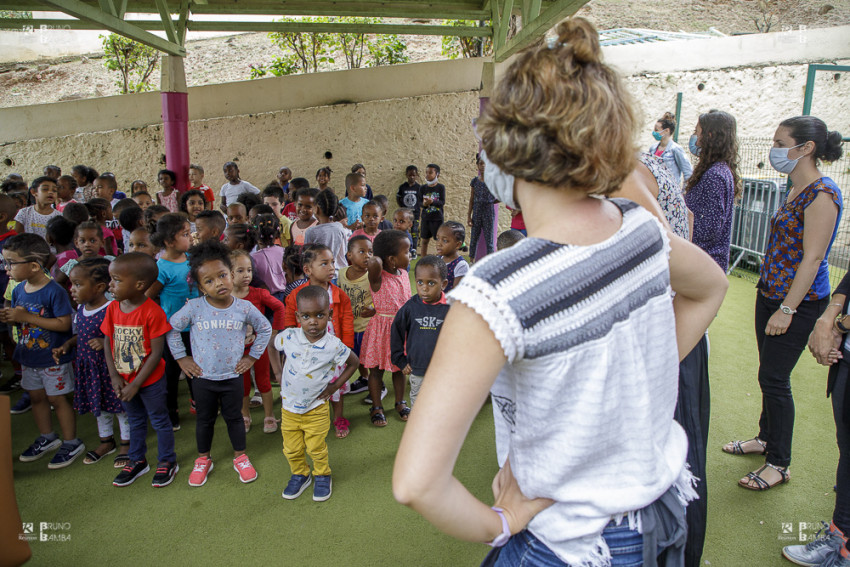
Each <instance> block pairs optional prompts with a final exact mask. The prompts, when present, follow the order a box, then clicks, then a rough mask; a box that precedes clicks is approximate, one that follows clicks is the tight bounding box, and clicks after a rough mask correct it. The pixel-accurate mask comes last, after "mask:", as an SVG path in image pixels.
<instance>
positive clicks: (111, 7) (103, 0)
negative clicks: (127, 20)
mask: <svg viewBox="0 0 850 567" xmlns="http://www.w3.org/2000/svg"><path fill="white" fill-rule="evenodd" d="M98 4H100V9H101V10H103V11H104V12H106V13H107V14H111V15H113V16H117V15H118V11H117V10H116V9H115V4H113V2H112V0H98Z"/></svg>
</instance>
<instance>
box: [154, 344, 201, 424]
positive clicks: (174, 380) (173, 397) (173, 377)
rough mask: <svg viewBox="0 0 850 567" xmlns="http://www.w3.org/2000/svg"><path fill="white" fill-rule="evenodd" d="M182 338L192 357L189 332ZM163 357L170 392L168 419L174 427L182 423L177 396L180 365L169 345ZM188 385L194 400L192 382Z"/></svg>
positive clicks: (166, 401) (187, 352) (167, 403)
mask: <svg viewBox="0 0 850 567" xmlns="http://www.w3.org/2000/svg"><path fill="white" fill-rule="evenodd" d="M180 338H181V339H183V345H184V346H185V347H186V355H187V356H192V343H191V341H190V340H189V333H188V331H187V332H185V333H180ZM162 357H163V358H164V359H165V387H166V388H167V390H168V391H167V395H166V398H165V403H166V405H167V406H168V417H170V418H171V424H172V425H178V424H179V423H180V416H179V415H178V413H177V407H178V405H179V403H178V395H177V394H178V391H179V390H180V365H179V364H177V361H176V360H174V357H173V356H172V355H171V349H170V348H168V345H167V344H166V345H165V348H164V349H163V350H162ZM186 384H187V385H188V386H189V397H190V398H192V399H194V396H192V381H191V380H186Z"/></svg>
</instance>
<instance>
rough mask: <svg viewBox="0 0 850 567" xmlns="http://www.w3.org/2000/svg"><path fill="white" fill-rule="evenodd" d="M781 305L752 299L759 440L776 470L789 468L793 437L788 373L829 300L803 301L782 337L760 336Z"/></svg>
mask: <svg viewBox="0 0 850 567" xmlns="http://www.w3.org/2000/svg"><path fill="white" fill-rule="evenodd" d="M781 303H782V302H781V301H779V300H777V299H768V298H766V297H764V295H762V294H761V293H760V292H759V293H758V295H757V297H756V317H755V319H756V344H757V345H758V349H759V376H758V378H759V386H760V387H761V399H762V402H761V418H760V419H759V435H758V436H759V439H761V440H762V441H764V442H765V443H766V444H767V462H768V463H770V464H772V465H775V466H777V467H787V466H788V465H790V464H791V440H792V438H793V436H794V398H793V397H792V395H791V371H792V370H794V366H795V365H796V364H797V361H798V360H799V359H800V354H802V352H803V350H804V349H805V348H806V343H807V342H808V340H809V334H811V332H812V329H814V327H815V321H817V319H818V317H820V316H821V314H822V313H823V312H824V310H825V309H826V306H827V304H828V303H829V298H825V299H819V300H814V301H803V302H801V303H800V305H799V307H797V313H795V314H794V316H793V317H792V318H791V325H790V326H789V327H788V330H787V331H786V332H785V333H784V334H782V335H774V336H769V335H766V334H765V332H764V328H765V326H766V325H767V321H768V320H769V319H770V317H771V316H772V315H773V314H774V313H775V312H776V310H777V309H779V305H780V304H781Z"/></svg>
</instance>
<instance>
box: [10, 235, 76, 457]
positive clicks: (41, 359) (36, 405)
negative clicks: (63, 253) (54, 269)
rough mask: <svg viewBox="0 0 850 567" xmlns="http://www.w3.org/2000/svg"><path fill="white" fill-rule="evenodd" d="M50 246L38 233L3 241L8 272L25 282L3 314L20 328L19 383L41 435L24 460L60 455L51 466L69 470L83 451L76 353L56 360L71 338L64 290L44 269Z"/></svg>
mask: <svg viewBox="0 0 850 567" xmlns="http://www.w3.org/2000/svg"><path fill="white" fill-rule="evenodd" d="M49 258H50V247H49V246H48V245H47V242H45V240H44V239H43V238H41V237H40V236H38V235H36V234H19V235H16V236H12V237H10V238H9V239H7V240H6V241H5V245H4V246H3V260H4V264H5V268H6V272H7V273H8V274H9V275H10V276H11V277H12V278H13V279H14V280H16V281H18V282H21V284H20V285H18V286H17V287H16V288H15V289H14V291H13V292H12V308H11V309H3V310H2V311H0V319H2V321H4V322H6V323H18V324H20V337H19V339H18V344H17V346H16V347H15V355H14V357H15V360H17V361H18V362H19V363H20V364H21V370H22V374H23V377H22V380H21V385H22V386H23V388H24V389H25V390H26V391H27V392H28V393H29V395H30V398H31V399H32V413H33V418H35V424H36V426H37V427H38V430H39V433H40V435H39V437H38V438H37V439H36V440H35V442H34V443H33V444H32V445H30V447H29V448H28V449H27V450H26V451H24V452H23V453H21V456H20V460H21V461H23V462H29V461H35V460H37V459H40V458H41V457H43V456H44V455H45V454H46V453H47V452H48V451H51V450H53V449H56V448H58V449H59V451H57V452H56V454H55V455H54V456H53V458H52V459H51V460H50V464H49V465H48V468H51V469H58V468H62V467H67V466H68V465H70V464H71V463H73V462H74V460H75V459H76V458H77V457H79V456H80V455H82V454H84V453H85V450H86V448H85V445H83V442H82V441H81V440H80V439H78V438H77V429H76V428H77V425H76V418H75V415H74V409H73V408H72V407H71V403H70V401H69V400H68V398H67V394H72V393H73V392H74V370H73V368H72V366H71V360H72V358H73V353H71V352H69V353H66V354H64V355H62V356H61V357H60V358H59V364H57V363H56V362H55V361H54V360H53V349H54V348H59V347H61V346H62V345H63V344H64V343H65V341H67V340H68V339H70V338H71V314H72V312H73V309H72V308H71V301H70V299H69V298H68V294H67V292H66V291H65V290H64V289H62V286H60V285H59V284H57V283H56V282H55V281H53V280H52V279H50V276H48V275H47V271H46V269H45V265H46V264H47V261H48V259H49ZM51 405H53V407H54V408H55V410H56V417H57V419H58V420H59V427H60V429H61V431H62V439H59V437H58V436H57V435H56V433H54V432H53V426H52V424H51V418H50V406H51Z"/></svg>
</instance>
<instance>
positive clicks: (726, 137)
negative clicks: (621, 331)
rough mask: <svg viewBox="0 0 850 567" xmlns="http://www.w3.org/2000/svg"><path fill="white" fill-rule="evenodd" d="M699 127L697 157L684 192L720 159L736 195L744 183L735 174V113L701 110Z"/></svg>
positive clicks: (736, 164) (736, 160) (736, 195)
mask: <svg viewBox="0 0 850 567" xmlns="http://www.w3.org/2000/svg"><path fill="white" fill-rule="evenodd" d="M697 122H698V123H699V125H700V128H702V135H701V136H700V139H699V147H700V152H699V161H698V162H697V165H696V167H694V173H693V175H691V177H690V178H689V179H688V183H687V185H685V193H687V192H688V191H690V190H691V189H693V188H694V186H695V185H696V184H697V183H699V180H700V179H701V178H702V176H703V174H704V173H705V172H706V171H708V168H710V167H711V166H712V165H714V164H715V163H717V162H719V161H722V162H725V163H726V165H728V166H729V169H730V170H731V171H732V181H733V183H734V184H735V198H736V199H737V198H738V197H740V196H741V191H742V190H743V183H742V181H741V177H740V176H739V175H738V125H737V122H736V121H735V117H734V116H732V115H731V114H729V113H728V112H723V111H722V110H714V109H712V110H709V111H708V112H706V113H704V114H700V117H699V120H698V121H697Z"/></svg>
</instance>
